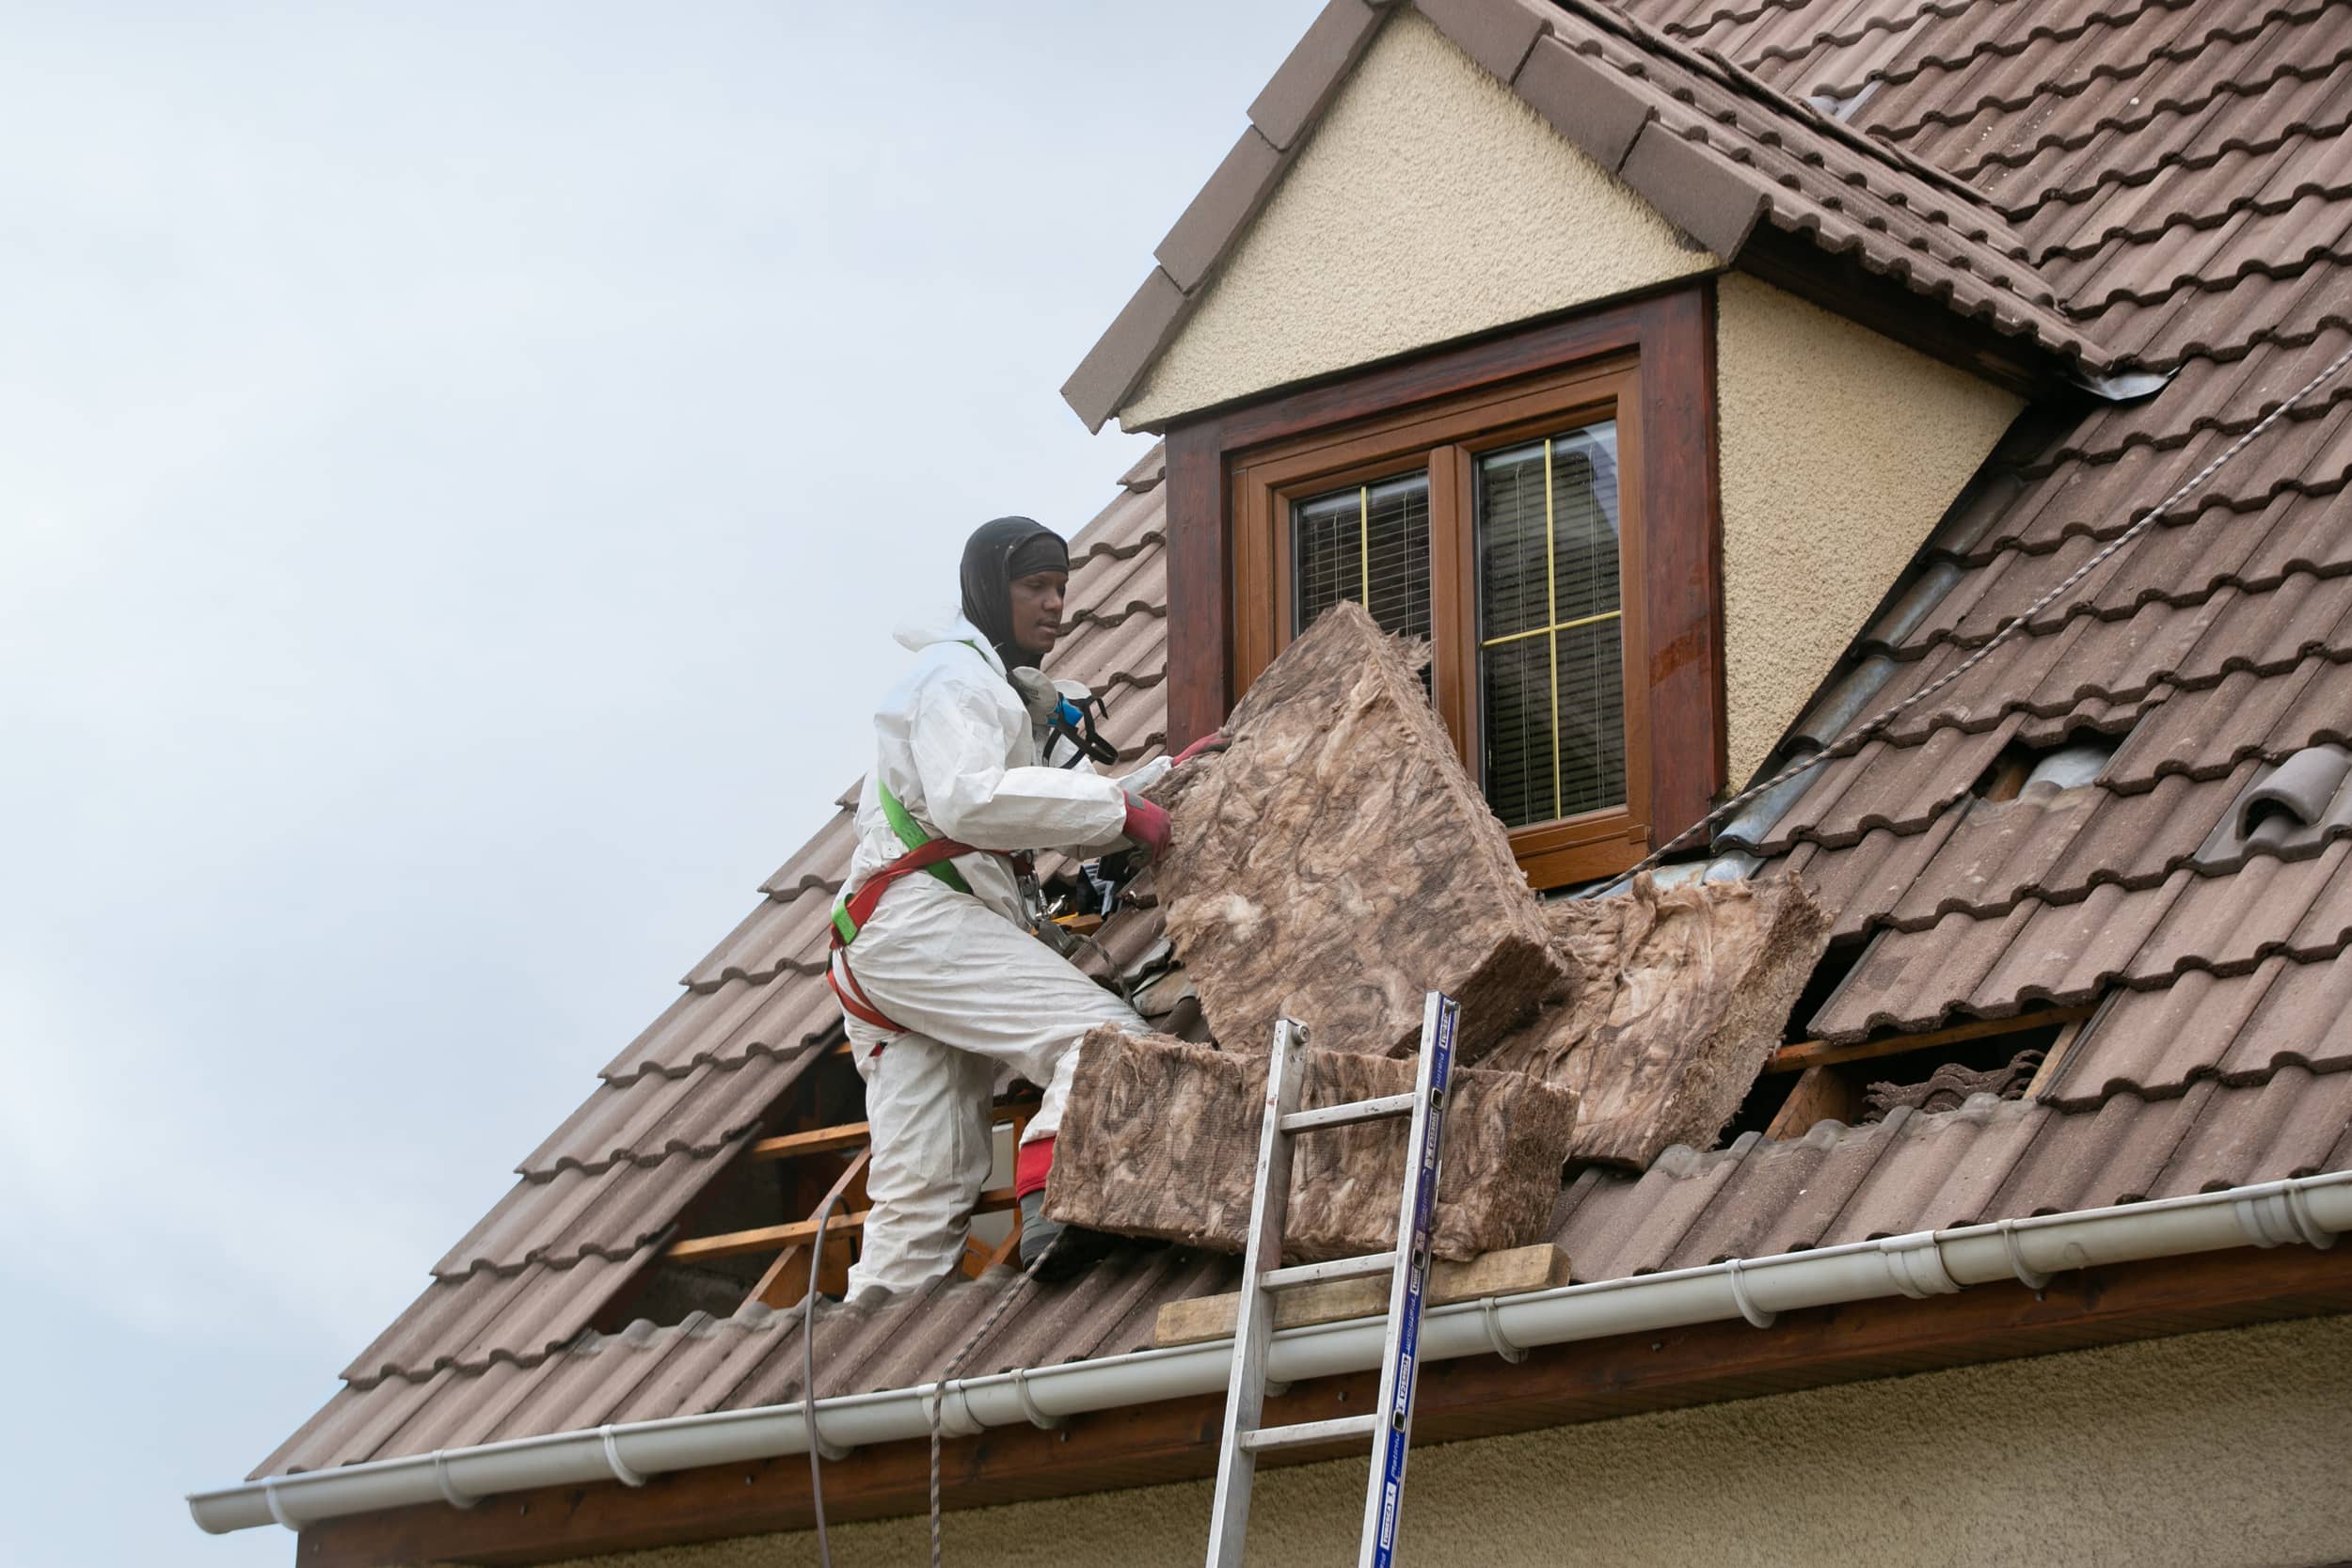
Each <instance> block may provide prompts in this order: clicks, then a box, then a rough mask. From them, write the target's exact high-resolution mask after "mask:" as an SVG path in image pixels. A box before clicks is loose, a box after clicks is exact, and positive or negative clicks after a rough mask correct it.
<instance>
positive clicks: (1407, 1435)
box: [1372, 999, 1459, 1568]
mask: <svg viewBox="0 0 2352 1568" xmlns="http://www.w3.org/2000/svg"><path fill="white" fill-rule="evenodd" d="M1458 1011H1459V1009H1458V1007H1457V1006H1455V1004H1454V1002H1453V1001H1452V1000H1450V999H1449V1000H1448V1001H1446V1002H1444V1003H1443V1004H1441V1005H1440V1006H1439V1007H1438V1039H1437V1044H1436V1048H1435V1049H1434V1050H1433V1051H1432V1052H1431V1053H1430V1069H1429V1090H1430V1100H1429V1120H1428V1131H1427V1132H1426V1134H1425V1135H1424V1136H1423V1137H1422V1148H1421V1169H1420V1171H1419V1172H1417V1173H1416V1174H1417V1176H1418V1179H1419V1180H1417V1182H1416V1191H1415V1194H1414V1197H1413V1233H1412V1235H1411V1236H1410V1237H1404V1236H1400V1237H1398V1238H1397V1244H1398V1245H1399V1246H1400V1247H1406V1246H1409V1250H1407V1251H1406V1254H1405V1262H1406V1283H1405V1322H1404V1323H1403V1325H1402V1332H1401V1333H1400V1334H1399V1336H1398V1338H1397V1350H1396V1377H1395V1380H1394V1381H1395V1386H1396V1397H1395V1398H1394V1400H1392V1401H1391V1403H1390V1406H1389V1410H1388V1420H1387V1421H1386V1422H1385V1423H1384V1424H1383V1426H1382V1428H1381V1432H1380V1470H1381V1485H1380V1535H1379V1541H1378V1544H1376V1546H1375V1549H1374V1552H1373V1559H1372V1560H1373V1561H1374V1563H1375V1564H1376V1565H1377V1568H1393V1564H1394V1561H1395V1558H1396V1527H1397V1519H1398V1515H1399V1513H1401V1506H1400V1505H1401V1504H1402V1502H1403V1499H1404V1496H1405V1450H1406V1446H1407V1444H1408V1443H1409V1442H1410V1441H1411V1437H1412V1418H1413V1386H1414V1384H1415V1383H1416V1382H1417V1381H1418V1380H1417V1378H1416V1377H1415V1375H1414V1374H1415V1372H1416V1370H1418V1366H1419V1362H1420V1357H1421V1309H1422V1293H1423V1291H1426V1290H1427V1289H1428V1285H1429V1231H1430V1226H1431V1223H1432V1221H1433V1220H1434V1219H1435V1217H1436V1213H1437V1206H1438V1143H1439V1133H1440V1132H1441V1131H1442V1129H1443V1127H1444V1119H1445V1106H1446V1100H1447V1098H1448V1096H1447V1094H1446V1089H1447V1085H1448V1084H1449V1083H1450V1081H1451V1079H1452V1075H1453V1068H1454V1018H1455V1016H1456V1014H1457V1013H1458Z"/></svg>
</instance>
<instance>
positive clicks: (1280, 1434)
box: [1241, 1416, 1380, 1453]
mask: <svg viewBox="0 0 2352 1568" xmlns="http://www.w3.org/2000/svg"><path fill="white" fill-rule="evenodd" d="M1379 1427H1380V1418H1379V1417H1377V1416H1342V1417H1341V1418H1338V1419H1337V1420H1332V1421H1300V1422H1299V1423H1297V1424H1296V1425H1295V1426H1286V1427H1260V1428H1258V1429H1257V1430H1256V1431H1255V1432H1245V1433H1242V1434H1241V1446H1242V1447H1243V1448H1244V1449H1247V1450H1248V1451H1249V1452H1251V1453H1264V1452H1265V1451H1266V1450H1267V1449H1303V1448H1306V1447H1308V1446H1309V1445H1311V1444H1314V1443H1337V1442H1342V1441H1344V1440H1345V1439H1347V1438H1350V1437H1369V1436H1371V1435H1372V1434H1373V1433H1375V1432H1376V1431H1378V1430H1379Z"/></svg>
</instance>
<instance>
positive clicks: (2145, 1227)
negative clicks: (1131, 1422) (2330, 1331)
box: [188, 1171, 2352, 1534]
mask: <svg viewBox="0 0 2352 1568" xmlns="http://www.w3.org/2000/svg"><path fill="white" fill-rule="evenodd" d="M2345 1230H2352V1171H2336V1172H2330V1173H2328V1174H2326V1175H2320V1176H2309V1177H2296V1178H2291V1179H2288V1180H2280V1181H2265V1182H2261V1183H2258V1184H2255V1185H2252V1186H2247V1187H2234V1188H2231V1189H2228V1190H2226V1191H2223V1192H2217V1193H2198V1194H2193V1195H2191V1196H2185V1197H2176V1198H2165V1199H2160V1200H2157V1201H2153V1202H2148V1203H2135V1204H2126V1205H2122V1206H2119V1207H2116V1208H2111V1209H2090V1210H2083V1211H2079V1212H2074V1213H2066V1214H2047V1215H2041V1216H2037V1217H2034V1218H2030V1219H2015V1220H2001V1221H1997V1222H1995V1223H1993V1224H1990V1225H1974V1226H1963V1227H1958V1228H1955V1229H1951V1230H1941V1231H1915V1232H1913V1233H1911V1234H1909V1235H1904V1236H1892V1237H1887V1238H1885V1239H1883V1240H1880V1241H1873V1242H1855V1243H1848V1244H1846V1245H1843V1246H1835V1247H1820V1248H1817V1249H1815V1250H1813V1251H1809V1252H1792V1253H1783V1254H1779V1255H1776V1256H1773V1257H1770V1258H1757V1259H1732V1260H1730V1261H1728V1262H1724V1263H1710V1264H1707V1265H1704V1266H1702V1267H1698V1268H1691V1269H1677V1270H1675V1271H1673V1272H1671V1273H1665V1274H1652V1275H1634V1276H1631V1277H1629V1278H1624V1279H1611V1280H1603V1281H1601V1282H1599V1283H1597V1284H1592V1285H1565V1286H1561V1287H1559V1288H1558V1289H1556V1290H1549V1291H1530V1292H1527V1293H1525V1294H1522V1295H1512V1296H1490V1297H1486V1298H1484V1299H1482V1300H1478V1301H1468V1302H1457V1303H1455V1304H1454V1305H1452V1306H1448V1307H1435V1308H1433V1309H1431V1311H1430V1312H1429V1313H1428V1315H1427V1316H1426V1317H1425V1318H1424V1319H1423V1321H1422V1360H1424V1361H1441V1360H1450V1359H1453V1358H1454V1357H1457V1356H1466V1355H1487V1354H1495V1355H1502V1356H1503V1357H1505V1358H1506V1359H1509V1360H1513V1361H1516V1360H1518V1359H1519V1358H1520V1357H1521V1356H1522V1355H1524V1354H1525V1353H1526V1352H1527V1351H1529V1350H1531V1349H1534V1348H1535V1347H1537V1346H1540V1345H1556V1344H1565V1343H1570V1342H1573V1341H1576V1340H1581V1339H1597V1338H1607V1337H1609V1336H1611V1335H1617V1334H1638V1333H1651V1332H1655V1331H1657V1330H1659V1329H1665V1328H1678V1327H1686V1326H1689V1325H1692V1324H1695V1323H1724V1322H1729V1321H1731V1320H1733V1319H1745V1320H1746V1321H1747V1322H1749V1323H1753V1324H1755V1325H1756V1327H1758V1328H1769V1327H1770V1326H1772V1323H1773V1321H1774V1320H1775V1319H1776V1318H1777V1317H1778V1316H1779V1314H1781V1313H1783V1312H1793V1311H1801V1310H1803V1309H1804V1308H1806V1307H1831V1306H1836V1305H1839V1304H1842V1303H1847V1302H1857V1301H1869V1300H1875V1299H1879V1298H1882V1297H1887V1296H1911V1297H1918V1298H1923V1297H1927V1296H1933V1295H1948V1294H1951V1293H1953V1292H1955V1291H1961V1290H1963V1289H1965V1288H1966V1287H1968V1286H1971V1285H1985V1284H1992V1283H1994V1282H1995V1281H1999V1280H2016V1281H2018V1282H2020V1283H2023V1284H2025V1285H2026V1286H2027V1287H2029V1288H2032V1289H2036V1290H2039V1289H2041V1288H2042V1286H2043V1285H2045V1284H2047V1283H2048V1281H2049V1279H2050V1277H2051V1276H2052V1275H2057V1274H2060V1273H2064V1272H2066V1271H2069V1270H2074V1269H2085V1268H2092V1267H2096V1266H2100V1265H2104V1264H2115V1263H2133V1262H2143V1261H2147V1260H2150V1259H2160V1258H2177V1257H2186V1256H2190V1255H2194V1254H2197V1253H2202V1252H2215V1251H2220V1250H2224V1249H2227V1248H2231V1247H2239V1246H2262V1247H2271V1246H2280V1245H2284V1244H2290V1243H2292V1244H2300V1245H2308V1246H2313V1247H2321V1248H2325V1247H2329V1246H2332V1245H2334V1244H2335V1241H2336V1238H2337V1236H2338V1235H2340V1234H2341V1233H2343V1232H2344V1231H2345ZM1384 1327H1385V1323H1384V1320H1382V1319H1379V1318H1358V1319H1352V1320H1350V1321H1348V1322H1346V1323H1321V1324H1316V1325H1313V1326H1311V1327H1306V1328H1297V1329H1287V1330H1284V1331H1283V1332H1281V1333H1279V1334H1278V1335H1276V1336H1275V1338H1274V1341H1273V1344H1272V1345H1271V1346H1270V1347H1269V1365H1268V1375H1269V1376H1270V1377H1271V1378H1272V1379H1273V1380H1274V1381H1276V1382H1280V1383H1299V1382H1303V1381H1305V1380H1307V1379H1309V1378H1317V1377H1331V1376H1338V1375H1342V1374H1344V1373H1350V1372H1360V1371H1367V1370H1371V1369H1373V1368H1374V1367H1375V1366H1376V1365H1377V1364H1378V1361H1379V1355H1380V1349H1381V1340H1382V1335H1383V1331H1384ZM1231 1365H1232V1340H1231V1339H1220V1340H1214V1341H1211V1342H1209V1343H1206V1344H1200V1345H1185V1346H1180V1347H1176V1348H1172V1349H1168V1350H1149V1351H1138V1352H1135V1353H1133V1354H1126V1355H1115V1356H1105V1357H1103V1358H1102V1359H1100V1360H1095V1361H1082V1362H1075V1363H1070V1364H1066V1365H1061V1366H1055V1367H1038V1368H1028V1369H1024V1370H1015V1371H1010V1372H998V1373H992V1374H990V1375H987V1376H984V1377H974V1378H959V1379H956V1380H954V1381H953V1382H950V1383H948V1384H947V1385H946V1386H945V1388H944V1389H943V1388H939V1387H937V1386H934V1385H930V1384H924V1385H922V1386H918V1387H914V1388H898V1389H891V1390H887V1391H884V1392H881V1393H871V1394H850V1395H845V1396H842V1397H840V1398H835V1399H821V1400H818V1402H817V1409H816V1417H817V1422H816V1424H817V1427H818V1441H819V1443H820V1444H821V1445H823V1447H824V1448H825V1449H855V1448H861V1447H864V1446H866V1445H869V1444H876V1443H892V1442H902V1441H906V1440H908V1439H912V1438H918V1437H924V1436H927V1435H928V1434H929V1433H930V1423H929V1417H928V1406H929V1404H930V1402H931V1401H932V1400H933V1399H934V1398H936V1399H938V1400H939V1402H940V1405H941V1413H942V1418H943V1422H944V1425H945V1428H946V1433H947V1435H949V1436H951V1437H954V1436H971V1435H973V1434H975V1433H979V1432H981V1431H983V1430H985V1429H987V1428H989V1427H1000V1426H1012V1425H1015V1424H1018V1423H1020V1422H1024V1421H1026V1422H1030V1423H1032V1424H1035V1425H1038V1426H1044V1427H1053V1426H1058V1425H1060V1424H1061V1422H1062V1421H1063V1420H1064V1419H1065V1418H1068V1417H1072V1416H1080V1415H1087V1414H1090V1413H1093V1412H1096V1411H1103V1410H1113V1409H1120V1408H1123V1407H1126V1406H1129V1405H1136V1404H1150V1403H1153V1402H1158V1401H1163V1400H1173V1399H1184V1398H1188V1397H1191V1396H1196V1395H1201V1394H1214V1393H1218V1392H1221V1391H1222V1390H1223V1389H1224V1387H1225V1386H1226V1382H1227V1378H1228V1374H1229V1371H1230V1369H1231ZM804 1421H805V1417H804V1415H803V1410H802V1407H801V1406H800V1405H799V1404H797V1403H796V1404H788V1405H771V1406H767V1407H764V1408H761V1409H756V1410H730V1411H720V1412H717V1413H715V1414H710V1415H701V1416H678V1417H671V1418H665V1419H661V1420H653V1421H637V1422H630V1423H628V1424H627V1425H620V1426H605V1427H597V1428H595V1429H592V1430H589V1431H584V1432H569V1433H554V1434H551V1435H548V1436H544V1437H525V1438H517V1439H514V1440H512V1441H508V1442H503V1443H489V1444H484V1445H482V1446H480V1447H477V1448H469V1449H452V1450H446V1451H441V1452H436V1453H431V1454H418V1455H412V1456H409V1457H405V1458H401V1459H389V1460H373V1461H369V1462H367V1463H364V1464H358V1465H342V1466H339V1467H337V1468H335V1469H331V1470H318V1471H307V1472H304V1473H302V1474H299V1475H293V1476H282V1477H274V1478H271V1479H269V1480H267V1481H252V1482H247V1483H246V1484H245V1485H242V1486H233V1487H226V1488H222V1489H220V1490H217V1491H212V1492H199V1493H194V1494H191V1495H190V1496H189V1497H188V1511H189V1513H191V1514H192V1515H194V1517H195V1519H196V1522H197V1524H198V1525H199V1526H200V1527H201V1528H204V1529H206V1530H208V1531H211V1532H213V1533H215V1534H220V1533H224V1532H227V1531H230V1530H238V1529H246V1528H252V1527H255V1526H259V1525H267V1524H272V1523H276V1524H279V1525H283V1526H285V1527H286V1528H289V1529H300V1528H303V1527H304V1526H306V1525H311V1524H316V1523H319V1522H321V1521H323V1520H326V1519H333V1518H340V1517H344V1516H348V1515H351V1514H355V1513H376V1512H379V1511H382V1510H385V1509H392V1508H405V1507H408V1506H412V1505H414V1504H418V1503H431V1502H447V1503H450V1504H452V1505H453V1506H454V1507H458V1508H469V1507H472V1506H473V1505H474V1504H476V1503H478V1502H479V1501H480V1500H481V1499H482V1498H484V1497H493V1496H496V1495H498V1494H501V1493H506V1492H519V1491H527V1490H530V1489H532V1488H534V1487H542V1486H571V1485H580V1484H583V1483H589V1482H595V1481H620V1482H621V1483H622V1484H624V1485H628V1486H642V1485H644V1484H645V1481H647V1479H648V1478H650V1477H653V1476H657V1475H663V1474H667V1473H670V1472H673V1471H678V1470H691V1469H697V1468H700V1467H703V1466H706V1465H739V1464H745V1463H749V1462H753V1461H757V1460H765V1459H776V1458H782V1457H787V1456H790V1455H795V1454H803V1453H805V1452H806V1451H807V1435H806V1433H805V1430H804Z"/></svg>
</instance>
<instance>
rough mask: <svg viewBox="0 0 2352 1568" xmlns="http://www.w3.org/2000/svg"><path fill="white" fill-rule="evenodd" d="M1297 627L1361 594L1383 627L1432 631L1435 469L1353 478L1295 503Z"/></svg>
mask: <svg viewBox="0 0 2352 1568" xmlns="http://www.w3.org/2000/svg"><path fill="white" fill-rule="evenodd" d="M1291 548H1292V552H1293V554H1292V562H1291V573H1292V576H1291V581H1292V585H1293V593H1292V602H1293V604H1294V606H1295V622H1296V624H1295V626H1293V627H1292V630H1293V631H1294V632H1301V631H1305V630H1306V629H1307V628H1308V627H1309V626H1313V625H1314V623H1315V617H1316V616H1318V615H1321V614H1322V613H1323V612H1324V611H1325V610H1328V609H1330V608H1331V607H1332V606H1333V605H1335V604H1337V603H1339V602H1340V601H1341V600H1342V599H1353V600H1355V601H1356V602H1357V603H1358V604H1359V605H1362V606H1363V607H1364V608H1365V609H1366V610H1370V611H1371V612H1372V618H1373V620H1375V622H1377V623H1379V626H1380V628H1381V629H1382V630H1383V631H1387V632H1390V633H1392V634H1396V635H1401V636H1406V637H1427V636H1428V635H1429V475H1428V472H1427V471H1426V470H1423V471H1422V472H1420V473H1415V474H1406V475H1404V476H1402V477H1400V478H1397V479H1384V480H1382V481H1380V482H1379V483H1375V484H1351V485H1349V486H1348V487H1347V488H1346V489H1344V490H1334V491H1331V492H1330V493H1329V494H1327V495H1321V496H1317V497H1315V498H1313V499H1311V500H1302V501H1297V502H1294V503H1293V505H1292V508H1291Z"/></svg>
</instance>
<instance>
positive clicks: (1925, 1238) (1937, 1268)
mask: <svg viewBox="0 0 2352 1568" xmlns="http://www.w3.org/2000/svg"><path fill="white" fill-rule="evenodd" d="M1879 1257H1880V1258H1881V1259H1883V1260H1884V1261H1885V1264H1886V1273H1887V1276H1888V1277H1889V1278H1891V1279H1893V1280H1894V1282H1895V1289H1897V1290H1898V1291H1901V1292H1902V1293H1903V1294H1905V1295H1907V1296H1909V1297H1911V1299H1912V1300H1914V1301H1925V1300H1926V1299H1927V1298H1928V1297H1930V1296H1948V1295H1954V1294H1957V1293H1958V1292H1959V1291H1960V1281H1959V1280H1957V1279H1954V1278H1953V1277H1952V1275H1951V1272H1950V1271H1949V1270H1947V1268H1945V1267H1944V1251H1943V1249H1942V1248H1941V1247H1939V1246H1937V1245H1936V1244H1935V1238H1934V1237H1933V1236H1932V1235H1920V1236H1913V1237H1909V1238H1904V1237H1900V1236H1889V1237H1887V1238H1886V1239H1884V1240H1883V1241H1882V1242H1880V1243H1879Z"/></svg>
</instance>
